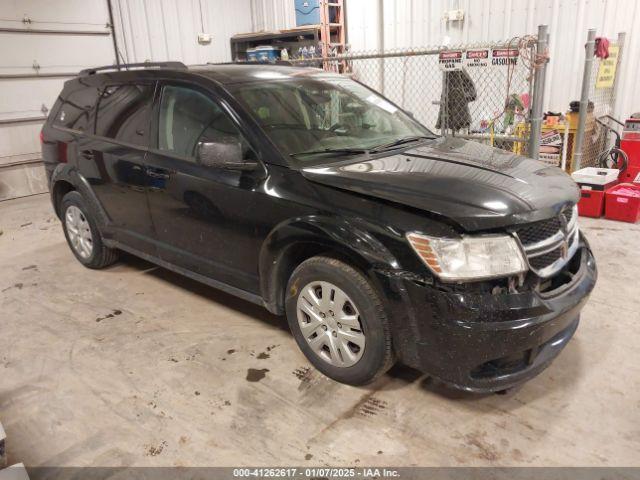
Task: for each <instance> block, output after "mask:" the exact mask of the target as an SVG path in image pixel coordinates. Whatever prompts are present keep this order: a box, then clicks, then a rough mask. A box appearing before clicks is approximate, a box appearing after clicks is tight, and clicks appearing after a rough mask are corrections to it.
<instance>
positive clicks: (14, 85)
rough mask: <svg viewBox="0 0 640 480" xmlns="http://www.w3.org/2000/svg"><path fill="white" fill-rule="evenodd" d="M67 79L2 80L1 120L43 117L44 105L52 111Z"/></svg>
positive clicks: (0, 97) (0, 85) (0, 84)
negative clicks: (42, 109)
mask: <svg viewBox="0 0 640 480" xmlns="http://www.w3.org/2000/svg"><path fill="white" fill-rule="evenodd" d="M65 80H66V79H65V78H34V79H20V80H18V79H16V80H0V82H1V83H0V88H1V89H2V96H0V120H8V119H11V118H22V117H36V116H38V117H39V116H42V111H41V108H42V105H43V104H44V105H45V106H46V107H47V109H49V110H51V107H53V104H54V102H55V101H56V98H58V95H59V94H60V91H61V90H62V87H63V85H64V82H65Z"/></svg>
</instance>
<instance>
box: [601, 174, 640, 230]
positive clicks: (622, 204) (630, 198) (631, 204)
mask: <svg viewBox="0 0 640 480" xmlns="http://www.w3.org/2000/svg"><path fill="white" fill-rule="evenodd" d="M605 197H606V198H605V213H604V216H605V217H606V218H608V219H609V220H618V221H621V222H629V223H636V222H637V221H638V220H640V185H638V184H636V183H621V184H619V185H616V186H615V187H612V188H610V189H609V190H607V191H606V192H605Z"/></svg>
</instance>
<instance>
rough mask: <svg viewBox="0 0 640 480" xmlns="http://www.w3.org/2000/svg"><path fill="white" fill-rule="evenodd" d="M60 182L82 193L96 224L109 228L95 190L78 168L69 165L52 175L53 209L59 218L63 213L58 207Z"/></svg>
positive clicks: (63, 164) (60, 166)
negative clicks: (57, 197) (57, 194)
mask: <svg viewBox="0 0 640 480" xmlns="http://www.w3.org/2000/svg"><path fill="white" fill-rule="evenodd" d="M58 182H67V183H70V184H71V185H72V186H73V188H74V189H75V190H77V191H78V192H80V194H81V195H82V196H83V197H84V199H85V200H86V202H87V204H88V205H89V208H90V209H91V213H92V214H93V217H94V218H95V220H96V223H97V224H98V226H100V227H104V226H108V225H109V224H110V223H111V222H110V219H109V216H108V215H107V212H106V211H105V210H104V208H102V205H101V204H100V201H99V200H98V197H96V195H95V193H93V189H92V188H91V185H90V184H89V182H88V181H87V179H86V178H85V177H84V176H83V175H82V174H81V173H80V172H79V171H78V169H77V168H76V167H74V166H73V165H70V164H67V163H60V164H58V166H57V167H56V168H55V170H54V171H53V174H52V175H51V185H50V189H49V190H50V192H51V203H52V204H53V208H54V210H55V212H56V215H57V216H58V218H60V217H61V212H59V211H58V205H56V203H57V202H56V196H55V195H56V183H58Z"/></svg>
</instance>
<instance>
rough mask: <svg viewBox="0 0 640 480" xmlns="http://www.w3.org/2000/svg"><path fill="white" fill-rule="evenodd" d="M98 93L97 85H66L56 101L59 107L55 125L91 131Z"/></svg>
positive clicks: (55, 116)
mask: <svg viewBox="0 0 640 480" xmlns="http://www.w3.org/2000/svg"><path fill="white" fill-rule="evenodd" d="M98 95H99V91H98V89H97V88H96V87H87V86H84V85H75V86H73V87H66V88H65V89H64V90H63V91H62V93H61V94H60V97H59V98H58V101H57V102H56V103H58V104H59V107H58V108H57V110H56V111H55V114H54V117H53V120H52V123H53V125H56V126H59V127H65V128H72V129H74V130H80V131H91V130H92V129H93V128H92V126H93V117H94V114H95V108H96V104H97V102H98Z"/></svg>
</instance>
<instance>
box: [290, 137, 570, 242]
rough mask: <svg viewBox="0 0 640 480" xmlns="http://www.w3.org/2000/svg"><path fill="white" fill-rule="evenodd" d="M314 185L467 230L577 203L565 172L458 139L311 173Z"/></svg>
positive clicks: (323, 167)
mask: <svg viewBox="0 0 640 480" xmlns="http://www.w3.org/2000/svg"><path fill="white" fill-rule="evenodd" d="M302 174H303V175H304V176H305V178H307V179H308V180H310V181H313V182H317V183H321V184H324V185H329V186H332V187H335V188H339V189H343V190H349V191H353V192H357V193H360V194H363V195H367V196H370V197H376V198H380V199H384V200H387V201H391V202H394V203H398V204H402V205H407V206H410V207H413V208H417V209H420V210H424V211H427V212H431V213H434V214H436V215H441V216H444V217H447V218H449V219H451V220H453V221H454V222H456V223H458V224H459V225H460V226H461V227H462V228H463V229H465V230H467V231H474V230H485V229H491V228H499V227H505V226H510V225H515V224H519V223H528V222H533V221H536V220H541V219H544V218H549V217H551V216H553V215H555V214H557V213H558V212H559V211H560V210H561V209H562V208H563V207H565V206H566V205H567V204H572V203H576V202H577V201H578V199H579V190H578V187H577V185H576V184H575V182H574V181H573V180H572V179H571V177H569V176H568V175H567V174H566V173H564V172H563V171H562V170H561V169H559V168H557V167H552V166H547V165H545V164H544V163H542V162H539V161H536V160H532V159H529V158H526V157H522V156H519V155H515V154H513V153H510V152H507V151H504V150H499V149H497V148H493V147H489V146H487V145H483V144H480V143H477V142H470V141H466V140H462V139H457V138H455V137H448V138H444V137H441V138H438V139H436V140H434V141H432V142H428V143H426V144H423V145H421V146H419V147H417V148H414V149H410V150H406V151H404V152H402V153H398V154H393V155H389V156H384V157H379V158H368V159H366V160H360V161H353V162H351V163H340V164H335V165H321V166H314V167H309V168H303V169H302Z"/></svg>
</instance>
